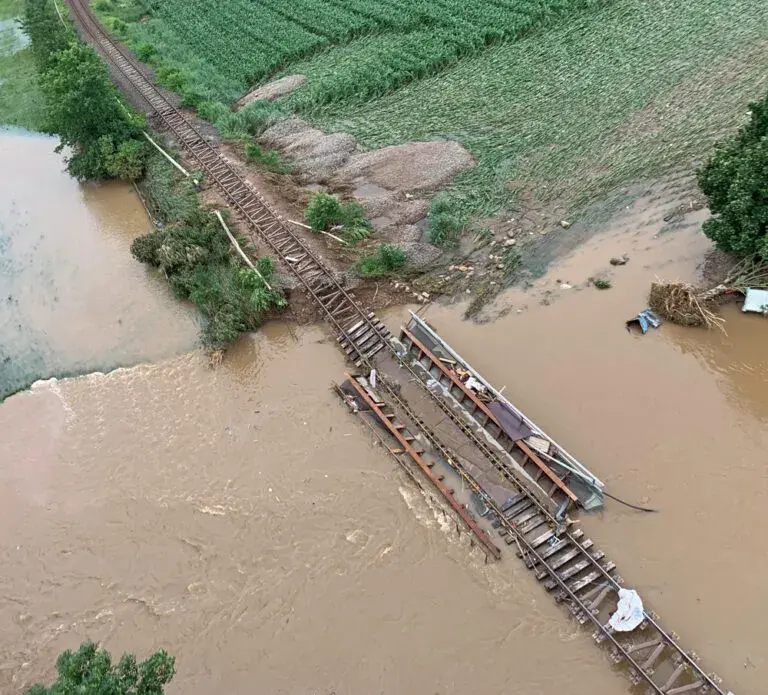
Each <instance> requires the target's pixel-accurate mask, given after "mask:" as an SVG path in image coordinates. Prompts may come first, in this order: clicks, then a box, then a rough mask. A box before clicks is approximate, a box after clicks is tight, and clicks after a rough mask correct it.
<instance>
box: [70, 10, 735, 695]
mask: <svg viewBox="0 0 768 695" xmlns="http://www.w3.org/2000/svg"><path fill="white" fill-rule="evenodd" d="M68 4H69V6H70V8H71V9H72V11H73V13H74V14H75V15H76V17H77V19H78V20H79V23H80V26H81V27H82V28H83V30H84V31H85V32H86V33H87V34H88V35H89V36H90V38H91V40H92V42H93V43H95V44H96V45H97V46H98V47H100V48H101V50H102V51H103V52H104V54H106V57H107V59H108V62H109V63H110V64H111V65H112V66H113V67H114V68H116V69H117V70H119V71H120V72H121V73H122V74H123V76H124V77H125V78H126V79H127V80H128V81H129V82H130V83H131V85H132V86H133V87H134V88H135V89H136V91H137V93H138V94H139V95H140V96H141V97H142V99H143V100H144V101H145V102H146V103H147V104H148V105H149V106H150V108H151V109H152V110H153V111H155V113H157V115H159V116H160V118H161V119H162V121H163V122H164V123H165V125H166V126H167V127H168V128H169V129H170V130H171V131H172V132H173V133H174V134H175V135H176V137H178V139H179V142H180V144H182V145H183V146H184V147H186V148H187V150H188V151H189V153H190V154H191V155H192V157H194V159H195V160H196V161H197V162H198V163H199V164H200V165H201V167H202V168H203V170H204V171H206V172H207V173H208V174H209V175H210V176H211V178H212V179H213V180H214V182H215V183H216V185H217V187H218V188H219V189H220V190H221V192H222V194H223V195H224V197H225V199H226V200H228V201H229V202H230V203H231V204H232V206H233V207H234V208H235V209H236V210H237V211H238V212H239V213H240V214H241V215H242V216H243V217H244V218H245V220H246V221H247V222H248V223H249V225H250V226H251V228H252V229H253V230H254V231H255V232H256V233H257V234H258V235H259V237H261V238H262V239H263V240H264V241H265V242H266V243H267V244H268V245H269V247H270V248H272V249H273V250H274V251H275V252H276V253H277V254H278V256H279V257H280V258H281V259H282V260H283V261H284V263H285V264H286V265H287V267H288V268H289V269H290V270H291V272H292V273H293V274H294V275H295V276H296V277H297V279H298V280H299V281H300V282H301V284H302V285H303V286H304V287H305V289H306V290H307V291H308V292H309V294H310V295H311V296H312V297H313V298H314V299H315V301H316V302H317V303H318V304H319V305H320V307H321V308H322V309H323V311H324V312H325V314H326V316H327V318H328V320H329V322H330V323H331V324H332V326H333V328H334V329H335V331H336V332H337V334H338V336H339V339H340V340H341V339H342V338H343V339H346V340H347V341H348V344H349V348H350V352H352V353H354V354H355V355H356V356H357V358H358V362H359V363H360V364H365V365H366V366H368V367H371V366H372V363H371V362H370V358H371V357H372V355H373V354H374V353H375V352H376V351H377V350H378V349H380V348H377V349H376V350H373V351H371V350H372V348H373V347H374V346H373V345H371V344H370V343H369V336H370V335H372V334H375V337H376V338H377V341H380V342H381V347H384V346H386V347H389V348H390V349H391V350H392V351H393V353H394V354H395V356H396V357H397V358H398V359H400V356H399V355H398V354H397V352H396V350H395V349H394V347H393V346H392V345H391V344H390V343H389V334H388V332H387V331H386V329H384V327H383V326H382V325H381V323H380V322H379V321H378V320H377V319H375V317H373V315H372V314H370V313H369V312H367V311H365V310H364V309H363V308H362V307H361V306H360V305H359V303H358V302H357V301H356V300H355V299H354V298H353V297H352V296H351V295H350V294H349V293H348V292H347V290H346V289H345V288H344V287H342V285H341V284H340V283H339V282H338V281H337V280H336V278H335V276H334V275H333V273H332V271H331V270H330V269H329V268H327V266H326V265H325V264H324V263H323V262H322V261H321V260H320V259H319V258H318V257H317V256H316V255H315V254H314V252H313V251H312V250H311V249H310V248H309V247H308V246H307V245H306V243H305V242H304V241H303V240H302V239H301V238H300V237H298V236H296V235H295V234H294V233H293V232H292V231H291V230H290V229H289V228H288V227H287V226H286V225H284V224H282V222H281V218H280V216H279V215H278V214H277V213H276V212H275V211H274V210H273V209H272V208H271V206H270V205H269V204H268V203H267V202H266V201H265V200H264V199H263V197H262V196H261V195H260V194H259V193H258V192H257V191H255V190H254V189H252V188H251V186H250V185H249V184H248V183H247V182H246V181H245V180H244V179H243V178H242V177H240V176H239V175H238V174H237V173H236V172H235V171H234V169H233V168H232V167H231V166H230V165H229V164H228V163H227V162H226V161H225V160H224V159H223V158H222V157H221V156H220V155H219V153H218V152H217V151H216V150H215V149H214V148H213V147H212V146H211V145H210V144H209V143H208V142H207V141H206V139H205V138H204V137H203V136H202V135H201V134H200V133H199V132H198V131H197V130H196V129H195V128H194V127H193V126H192V125H191V124H190V123H189V122H188V121H187V119H186V118H185V117H184V116H183V115H182V114H181V113H180V112H179V111H178V109H176V108H175V107H174V106H173V105H172V104H171V103H170V102H169V101H168V100H167V99H166V98H165V97H164V96H163V95H162V93H160V91H159V90H158V89H157V88H156V87H155V86H154V85H153V84H152V82H150V81H149V80H148V79H147V78H146V76H145V75H144V74H143V73H142V72H141V70H140V69H139V68H138V66H137V64H136V63H135V61H134V59H133V57H132V56H130V55H129V54H128V53H127V51H125V50H124V49H123V48H122V46H120V45H119V44H118V43H116V42H114V41H112V39H111V38H110V37H109V35H108V34H107V33H106V31H105V30H104V29H103V27H101V25H100V24H99V23H98V22H97V21H96V20H95V18H94V17H93V15H92V14H91V11H90V8H88V7H86V6H84V3H83V0H68ZM243 197H245V198H250V199H249V200H247V202H245V203H244V202H242V198H243ZM275 235H280V236H281V237H283V238H282V239H277V238H275ZM281 242H282V243H281ZM291 253H301V254H304V256H305V257H306V258H308V259H309V262H308V263H306V264H303V263H302V264H301V265H299V264H294V263H292V262H291V258H290V255H291ZM301 260H302V261H303V259H301ZM295 265H298V267H295ZM302 266H303V267H302ZM310 277H311V278H312V280H313V281H310ZM320 280H324V281H325V282H324V283H321V282H319V281H320ZM328 289H330V290H331V292H329V293H328V294H327V295H326V296H323V294H322V291H323V290H328ZM337 296H338V297H339V298H340V300H341V301H340V302H338V304H337V305H330V306H329V305H328V304H329V303H330V299H335V298H336V297H337ZM329 298H330V299H329ZM352 316H355V317H357V318H358V319H359V321H358V324H360V323H362V324H364V325H365V326H367V329H368V330H366V331H365V333H364V337H365V342H366V343H367V345H366V346H365V347H363V346H361V345H359V344H358V343H357V342H355V340H353V336H352V335H351V331H350V326H349V325H347V326H346V327H345V325H342V322H343V321H345V319H346V320H348V319H349V318H350V317H352ZM403 364H404V366H405V367H406V368H407V369H408V370H409V371H410V372H411V373H412V375H413V376H415V377H417V381H418V382H419V383H420V384H421V383H422V381H421V379H420V378H418V376H419V375H418V374H417V372H416V371H415V370H414V369H413V368H412V367H411V366H410V365H409V364H408V363H407V362H406V361H403ZM380 383H381V385H382V386H383V387H384V390H386V391H387V393H388V395H389V396H390V397H391V398H392V399H393V400H394V401H395V402H396V403H397V405H398V407H399V408H401V409H402V410H403V412H405V413H406V415H407V416H408V417H409V418H410V419H411V420H412V421H413V422H414V423H415V424H417V425H418V426H419V427H420V428H421V430H422V431H423V432H424V434H425V436H427V438H428V439H429V440H430V441H431V442H432V443H433V445H435V446H436V448H437V449H438V450H440V451H441V452H443V454H444V455H445V456H446V458H447V460H448V462H449V463H451V465H452V466H453V467H454V470H457V472H458V473H459V474H460V475H461V476H462V478H463V479H465V480H466V481H467V482H468V483H469V484H470V485H471V486H472V487H473V489H474V490H475V491H476V492H478V494H481V495H482V496H483V499H484V500H485V501H486V503H492V505H493V506H492V508H493V509H494V511H495V512H496V513H497V514H498V515H499V518H500V520H501V523H502V524H503V525H504V526H505V528H507V529H508V530H509V532H510V533H513V534H514V535H515V537H516V538H517V539H518V542H519V543H520V544H521V546H524V547H526V550H527V552H528V553H529V554H530V555H531V556H532V557H534V558H536V559H537V562H538V563H539V564H540V565H541V567H543V568H544V569H546V571H547V573H548V574H549V575H550V576H551V578H552V579H553V581H555V583H556V584H558V585H559V586H560V588H561V590H562V591H564V592H565V593H566V594H567V595H569V596H570V598H571V599H572V600H573V601H574V603H575V604H576V605H578V606H579V608H580V609H581V610H582V611H584V613H585V615H586V616H587V617H588V618H589V619H590V620H591V621H592V622H593V623H594V624H595V625H596V627H597V628H598V630H599V631H600V633H601V634H602V635H604V637H605V638H606V639H608V640H609V641H610V642H611V643H612V644H613V645H614V647H615V648H616V649H617V650H618V651H619V652H621V654H622V657H623V658H626V659H627V661H628V662H629V663H630V664H632V666H633V667H634V668H635V669H636V672H637V675H638V676H640V677H642V679H643V680H644V681H645V682H646V683H647V684H648V685H649V686H650V687H651V688H652V689H653V690H654V692H655V693H657V695H668V693H669V692H670V691H674V690H676V688H671V689H670V690H668V691H667V690H664V689H662V687H660V686H659V685H658V684H657V683H655V682H654V681H653V680H652V677H651V675H649V674H647V673H646V672H645V671H644V670H643V669H642V668H641V667H640V665H639V664H637V662H636V661H635V659H634V658H633V657H632V656H631V653H630V651H629V650H628V647H625V646H624V645H622V644H621V643H620V642H618V641H617V640H616V638H615V637H614V636H613V634H612V633H611V632H610V631H609V630H608V629H607V628H606V627H605V626H604V625H602V624H601V623H600V621H599V620H597V618H595V616H594V615H592V613H591V611H590V610H589V609H588V608H587V607H586V606H585V605H584V604H583V602H582V601H581V599H579V598H578V597H577V596H576V595H575V594H574V593H573V592H571V590H570V588H569V587H568V586H567V584H565V582H564V580H562V579H561V578H560V577H559V576H558V575H557V572H556V570H554V569H552V568H551V567H550V566H549V564H548V563H547V562H546V560H545V559H544V558H542V557H541V555H540V554H539V553H538V552H537V551H536V549H535V548H533V547H532V546H530V544H529V543H528V541H527V540H526V539H525V538H524V537H521V536H520V534H519V532H518V531H517V529H516V528H515V527H514V525H512V524H510V523H508V522H507V520H506V518H505V517H504V515H503V513H501V510H500V509H499V508H498V506H497V505H496V504H495V502H493V500H491V499H490V496H489V495H488V493H487V492H485V490H484V489H483V488H482V487H481V486H480V485H479V484H478V483H477V481H476V480H475V479H474V478H473V477H472V476H471V475H470V474H469V473H468V472H467V471H466V470H465V469H464V468H463V466H461V464H460V463H459V462H458V461H456V460H455V459H454V457H453V456H452V455H451V454H450V452H449V451H448V450H447V449H446V447H445V446H444V445H443V444H442V443H441V442H440V441H439V439H438V438H437V436H436V435H435V434H434V433H433V432H432V431H431V430H430V428H429V427H428V426H427V425H426V423H424V421H423V419H422V418H421V417H419V416H418V415H417V414H416V413H415V412H414V411H413V409H412V408H411V407H410V406H409V405H408V404H407V403H406V402H405V401H404V400H403V399H402V398H401V397H400V396H399V395H398V394H397V393H396V391H395V389H393V388H391V387H390V386H389V385H388V384H386V382H385V381H384V380H383V379H382V381H381V382H380ZM429 393H430V395H431V396H432V398H433V400H434V401H435V402H436V403H437V404H438V406H439V407H440V408H441V409H442V410H443V412H445V413H446V415H448V417H449V418H450V419H451V420H452V421H453V422H454V423H455V424H457V425H458V426H459V427H460V429H461V430H462V431H464V432H465V434H466V435H467V436H468V437H469V438H470V440H472V441H473V443H475V444H476V445H478V447H479V448H480V449H481V450H482V451H483V453H484V454H485V455H486V457H487V458H489V459H490V460H491V461H492V463H494V465H497V464H500V465H497V467H498V469H499V470H500V471H502V472H503V473H504V474H505V475H506V476H507V477H508V478H509V479H510V481H511V482H513V483H514V485H515V487H516V488H517V489H519V490H520V492H521V493H522V494H524V495H526V496H527V497H528V498H529V499H530V500H531V502H533V504H534V505H536V507H538V508H539V510H540V512H541V513H542V514H544V515H545V516H546V517H548V519H549V520H551V522H553V523H557V522H556V521H555V520H554V519H553V517H552V515H551V514H550V512H549V510H548V508H547V506H546V504H544V503H542V502H541V501H540V500H539V499H538V498H537V497H536V495H535V494H532V493H531V491H530V490H529V489H528V487H527V486H526V485H525V484H524V483H523V482H522V481H519V480H518V479H517V476H515V475H514V474H513V473H512V472H511V471H510V470H508V469H507V467H506V466H505V465H504V464H503V463H502V462H501V461H500V459H498V457H496V455H495V454H494V452H492V451H491V450H490V448H489V447H487V446H486V445H485V443H484V442H482V441H481V440H480V439H479V438H478V437H477V435H476V434H475V433H474V432H473V431H472V430H471V429H469V428H468V427H467V426H466V423H463V422H462V421H460V420H459V418H458V415H457V414H456V413H454V412H453V411H452V410H451V408H450V407H448V406H447V404H445V403H443V402H442V400H441V399H440V398H438V397H436V396H435V395H434V394H432V393H431V392H429ZM494 459H496V461H495V462H494ZM563 535H564V536H565V537H566V538H567V539H568V540H569V541H570V542H572V543H573V545H574V546H575V547H577V548H579V549H580V550H581V552H582V553H583V555H584V556H585V558H586V559H588V560H589V562H590V563H591V564H592V565H593V566H594V567H595V568H596V569H597V570H598V571H600V572H601V573H602V574H603V575H604V577H605V581H606V582H609V583H610V586H611V587H612V588H613V589H616V590H617V589H618V588H619V587H620V584H619V583H618V582H617V581H616V580H615V579H614V578H613V577H611V575H610V574H609V573H608V572H606V571H605V569H604V568H603V567H602V566H601V565H600V563H599V562H598V561H597V560H595V558H593V557H592V555H591V554H590V553H589V552H587V550H585V549H583V548H581V544H580V543H579V542H578V540H577V539H575V538H574V537H573V536H572V535H571V534H570V533H569V532H567V531H566V532H565V533H564V534H563ZM645 619H646V620H647V622H648V623H649V624H650V625H652V626H653V627H654V629H655V630H656V631H657V632H658V633H659V635H660V636H661V637H662V639H663V640H664V643H665V645H666V646H668V647H670V648H671V649H672V650H674V651H675V652H676V653H677V654H678V655H679V657H680V659H681V660H682V661H684V662H685V664H686V665H687V666H688V667H690V668H691V669H692V670H693V671H695V672H696V674H697V675H698V676H699V677H700V678H701V679H702V681H703V684H702V687H704V684H706V686H709V687H711V688H713V689H714V690H715V692H717V693H718V695H726V691H724V690H723V689H721V688H720V686H719V685H718V684H717V683H716V682H715V681H714V679H712V678H711V677H710V676H709V675H707V674H706V673H705V672H704V671H702V670H701V668H700V667H699V666H698V664H697V663H696V662H695V661H694V660H693V659H692V658H691V657H690V656H689V655H688V654H687V653H686V652H685V651H684V650H683V649H682V648H681V647H680V646H678V645H677V644H676V642H675V641H674V639H673V638H672V637H671V636H670V635H669V634H668V633H667V632H665V631H664V630H663V628H661V626H660V625H659V624H658V622H657V621H656V620H654V619H653V617H651V616H649V615H647V614H646V615H645Z"/></svg>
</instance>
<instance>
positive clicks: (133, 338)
mask: <svg viewBox="0 0 768 695" xmlns="http://www.w3.org/2000/svg"><path fill="white" fill-rule="evenodd" d="M56 144H57V141H56V140H55V139H54V138H50V137H44V136H40V135H32V134H29V133H25V132H24V131H22V130H3V129H2V128H0V400H2V398H3V397H5V396H6V395H7V394H8V393H12V392H13V391H15V390H17V389H19V388H22V387H24V386H27V385H29V384H30V383H32V382H33V381H34V380H35V379H39V378H44V377H50V376H61V375H67V374H77V373H82V372H86V371H94V370H97V369H98V370H104V369H112V368H114V367H117V366H124V365H130V364H136V363H137V362H141V361H144V360H156V359H162V358H164V357H170V356H172V355H176V354H179V353H181V352H184V351H186V350H189V349H191V348H193V347H194V346H195V345H196V344H197V335H198V326H197V318H196V317H197V315H196V313H195V312H193V311H192V310H191V309H190V308H189V307H187V306H185V305H183V304H181V303H179V302H175V301H174V300H173V298H172V296H171V293H170V291H169V289H168V286H167V283H166V282H165V281H164V280H163V279H162V278H160V277H159V276H158V275H157V273H155V272H152V271H149V270H148V269H147V268H146V267H144V266H143V265H142V264H140V263H138V262H136V261H135V260H134V259H133V258H132V257H131V255H130V251H129V249H130V244H131V241H132V239H133V238H134V237H136V236H138V235H139V234H144V233H146V232H147V231H149V229H150V228H151V223H150V221H149V219H148V218H147V215H146V213H145V212H144V209H143V208H142V206H141V203H140V202H139V200H138V198H137V197H136V196H135V195H134V194H133V191H132V190H131V188H130V187H129V186H125V185H121V184H117V183H107V184H87V185H80V184H78V183H77V182H76V181H75V180H73V179H72V178H71V177H69V176H68V175H67V174H66V172H64V171H63V168H64V163H63V161H62V156H61V155H59V154H56V152H55V151H54V150H55V148H56Z"/></svg>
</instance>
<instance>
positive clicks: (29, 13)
mask: <svg viewBox="0 0 768 695" xmlns="http://www.w3.org/2000/svg"><path fill="white" fill-rule="evenodd" d="M21 24H22V27H23V28H24V33H25V34H26V35H27V36H29V39H30V42H31V44H32V55H33V56H34V58H35V63H36V64H37V69H38V71H39V72H40V73H44V72H45V71H46V70H47V69H48V68H49V67H50V65H51V63H52V61H53V56H54V55H55V54H56V53H57V52H58V51H61V50H63V49H65V48H66V47H67V46H68V45H69V42H70V41H71V40H72V35H71V33H70V30H69V29H68V28H67V27H65V26H64V24H63V23H62V21H61V20H60V19H59V17H58V15H57V14H56V10H55V9H54V7H53V3H51V2H49V0H26V1H25V3H24V19H23V20H22V22H21Z"/></svg>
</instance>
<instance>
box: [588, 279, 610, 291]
mask: <svg viewBox="0 0 768 695" xmlns="http://www.w3.org/2000/svg"><path fill="white" fill-rule="evenodd" d="M592 284H593V285H594V286H595V287H596V288H597V289H598V290H610V289H611V287H613V285H611V281H610V280H606V279H605V278H596V279H594V280H592Z"/></svg>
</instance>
